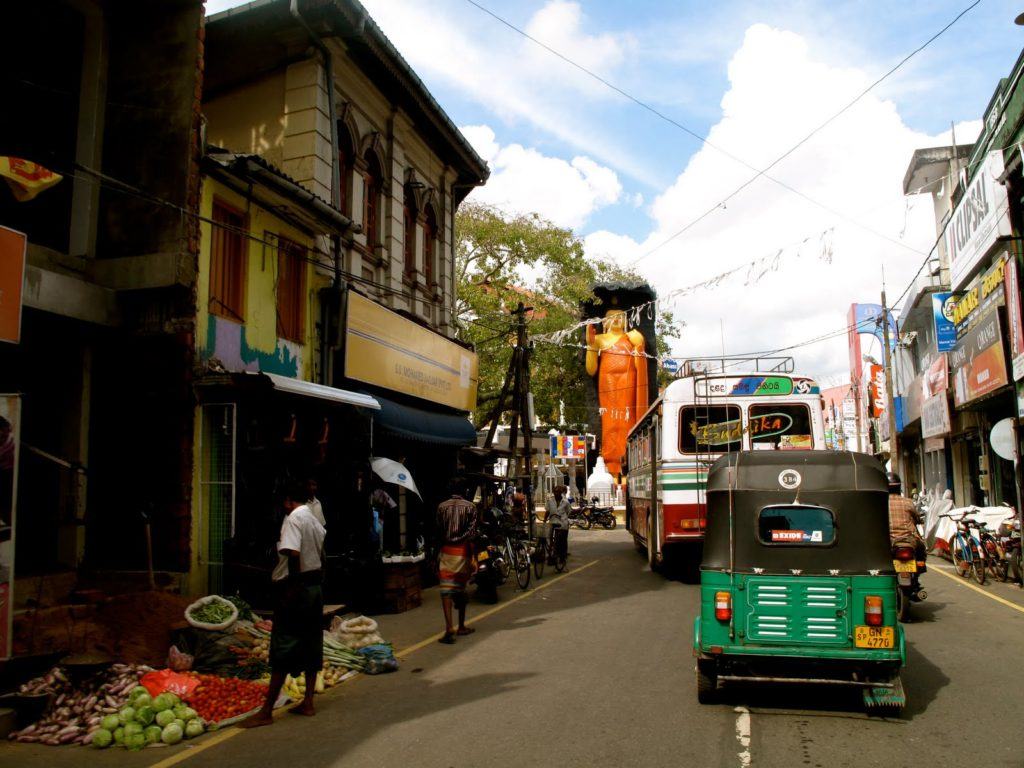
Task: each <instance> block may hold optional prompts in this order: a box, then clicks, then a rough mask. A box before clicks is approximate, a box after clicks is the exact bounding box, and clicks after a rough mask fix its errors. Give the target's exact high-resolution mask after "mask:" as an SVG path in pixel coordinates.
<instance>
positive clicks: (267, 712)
mask: <svg viewBox="0 0 1024 768" xmlns="http://www.w3.org/2000/svg"><path fill="white" fill-rule="evenodd" d="M306 496H307V493H306V489H305V488H304V487H303V486H302V485H296V487H294V488H289V489H288V490H287V491H286V492H285V497H284V500H283V505H284V509H285V518H284V522H282V523H281V536H280V539H279V540H278V542H277V552H278V562H277V567H276V568H274V573H273V575H272V580H273V598H274V628H273V630H271V633H270V688H269V690H268V691H267V699H266V701H265V702H264V703H263V707H262V708H261V709H260V711H259V712H258V713H257V714H255V715H253V716H252V717H250V718H249V719H248V720H245V721H243V722H242V723H241V724H242V725H243V726H245V727H248V728H252V727H257V726H261V725H270V724H271V723H272V722H273V717H272V715H273V711H274V703H275V702H276V701H277V697H278V695H279V694H280V693H281V687H282V686H283V685H284V679H285V676H286V675H292V676H293V677H297V676H298V675H299V674H300V673H305V675H306V693H305V696H304V697H303V700H302V703H301V704H299V705H297V706H295V707H293V708H292V709H291V710H290V711H291V712H292V713H294V714H297V715H307V716H312V715H313V714H314V710H313V694H314V693H315V692H316V676H317V674H318V673H319V672H320V670H321V668H322V667H323V642H324V640H323V620H324V595H323V588H322V584H323V571H322V565H323V546H324V534H325V530H324V527H323V526H322V525H321V524H320V522H319V521H318V520H317V519H316V517H314V516H313V513H312V512H311V511H310V509H309V507H308V506H307V505H306V504H303V503H302V502H303V500H304V499H305V498H306Z"/></svg>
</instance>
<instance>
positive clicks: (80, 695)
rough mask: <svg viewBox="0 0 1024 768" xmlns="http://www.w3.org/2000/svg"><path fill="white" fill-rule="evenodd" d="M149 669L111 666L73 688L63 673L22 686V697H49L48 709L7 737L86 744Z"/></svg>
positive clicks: (54, 671)
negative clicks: (47, 695)
mask: <svg viewBox="0 0 1024 768" xmlns="http://www.w3.org/2000/svg"><path fill="white" fill-rule="evenodd" d="M150 671H152V668H151V667H146V666H142V665H138V664H114V665H113V666H111V667H110V669H108V670H106V671H105V672H101V673H99V674H97V675H96V676H95V677H93V678H91V679H90V680H86V681H84V682H82V683H81V684H80V685H79V686H78V687H75V686H74V685H73V684H72V683H71V681H70V680H68V677H67V675H66V674H65V672H64V670H62V669H61V668H60V667H54V668H53V669H51V670H50V671H49V672H47V673H46V674H45V675H43V676H41V677H37V678H35V679H34V680H30V681H29V682H27V683H25V684H24V685H22V686H21V688H20V692H21V693H22V694H24V695H29V696H31V695H43V694H50V695H51V697H52V698H51V701H50V705H49V706H48V707H47V708H46V712H45V713H44V714H43V716H42V717H41V718H40V719H39V720H37V721H36V722H34V723H32V724H31V725H28V726H26V727H25V728H22V729H21V730H20V731H13V732H12V733H11V735H10V736H9V737H8V738H10V739H12V740H16V741H20V742H29V743H31V742H35V743H39V744H49V745H51V746H57V745H60V744H88V743H89V741H90V740H91V739H92V734H93V733H94V732H95V731H96V730H98V729H99V727H100V722H101V720H102V719H103V716H104V715H112V714H116V713H117V712H118V710H120V709H121V708H122V707H123V706H124V705H125V704H126V703H127V701H128V697H129V694H130V693H131V691H132V689H133V688H134V687H135V686H136V685H138V684H139V678H140V677H141V676H142V675H144V674H145V673H146V672H150Z"/></svg>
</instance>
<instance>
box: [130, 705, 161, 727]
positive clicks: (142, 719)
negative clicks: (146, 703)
mask: <svg viewBox="0 0 1024 768" xmlns="http://www.w3.org/2000/svg"><path fill="white" fill-rule="evenodd" d="M154 717H156V712H154V711H153V708H152V707H139V708H138V709H137V710H135V722H137V723H142V724H143V725H149V724H150V723H152V722H153V718H154Z"/></svg>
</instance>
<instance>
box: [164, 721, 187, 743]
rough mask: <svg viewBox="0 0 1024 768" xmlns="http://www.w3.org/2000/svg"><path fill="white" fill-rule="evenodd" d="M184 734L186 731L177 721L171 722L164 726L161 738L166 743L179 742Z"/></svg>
mask: <svg viewBox="0 0 1024 768" xmlns="http://www.w3.org/2000/svg"><path fill="white" fill-rule="evenodd" d="M183 736H184V733H183V732H182V730H181V726H180V725H178V724H177V723H171V724H170V725H168V726H167V727H166V728H164V730H163V733H162V734H161V735H160V740H161V741H163V743H164V744H177V743H178V742H179V741H181V739H182V737H183Z"/></svg>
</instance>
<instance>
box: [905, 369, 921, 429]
mask: <svg viewBox="0 0 1024 768" xmlns="http://www.w3.org/2000/svg"><path fill="white" fill-rule="evenodd" d="M924 387H925V384H924V374H923V373H919V374H918V375H917V376H915V377H914V379H913V381H911V382H910V386H909V387H907V392H906V394H905V395H904V398H903V400H904V404H905V406H906V413H905V416H906V418H907V424H912V423H913V422H915V421H917V420H918V419H919V418H921V403H922V402H923V401H924V397H925V395H924Z"/></svg>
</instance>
